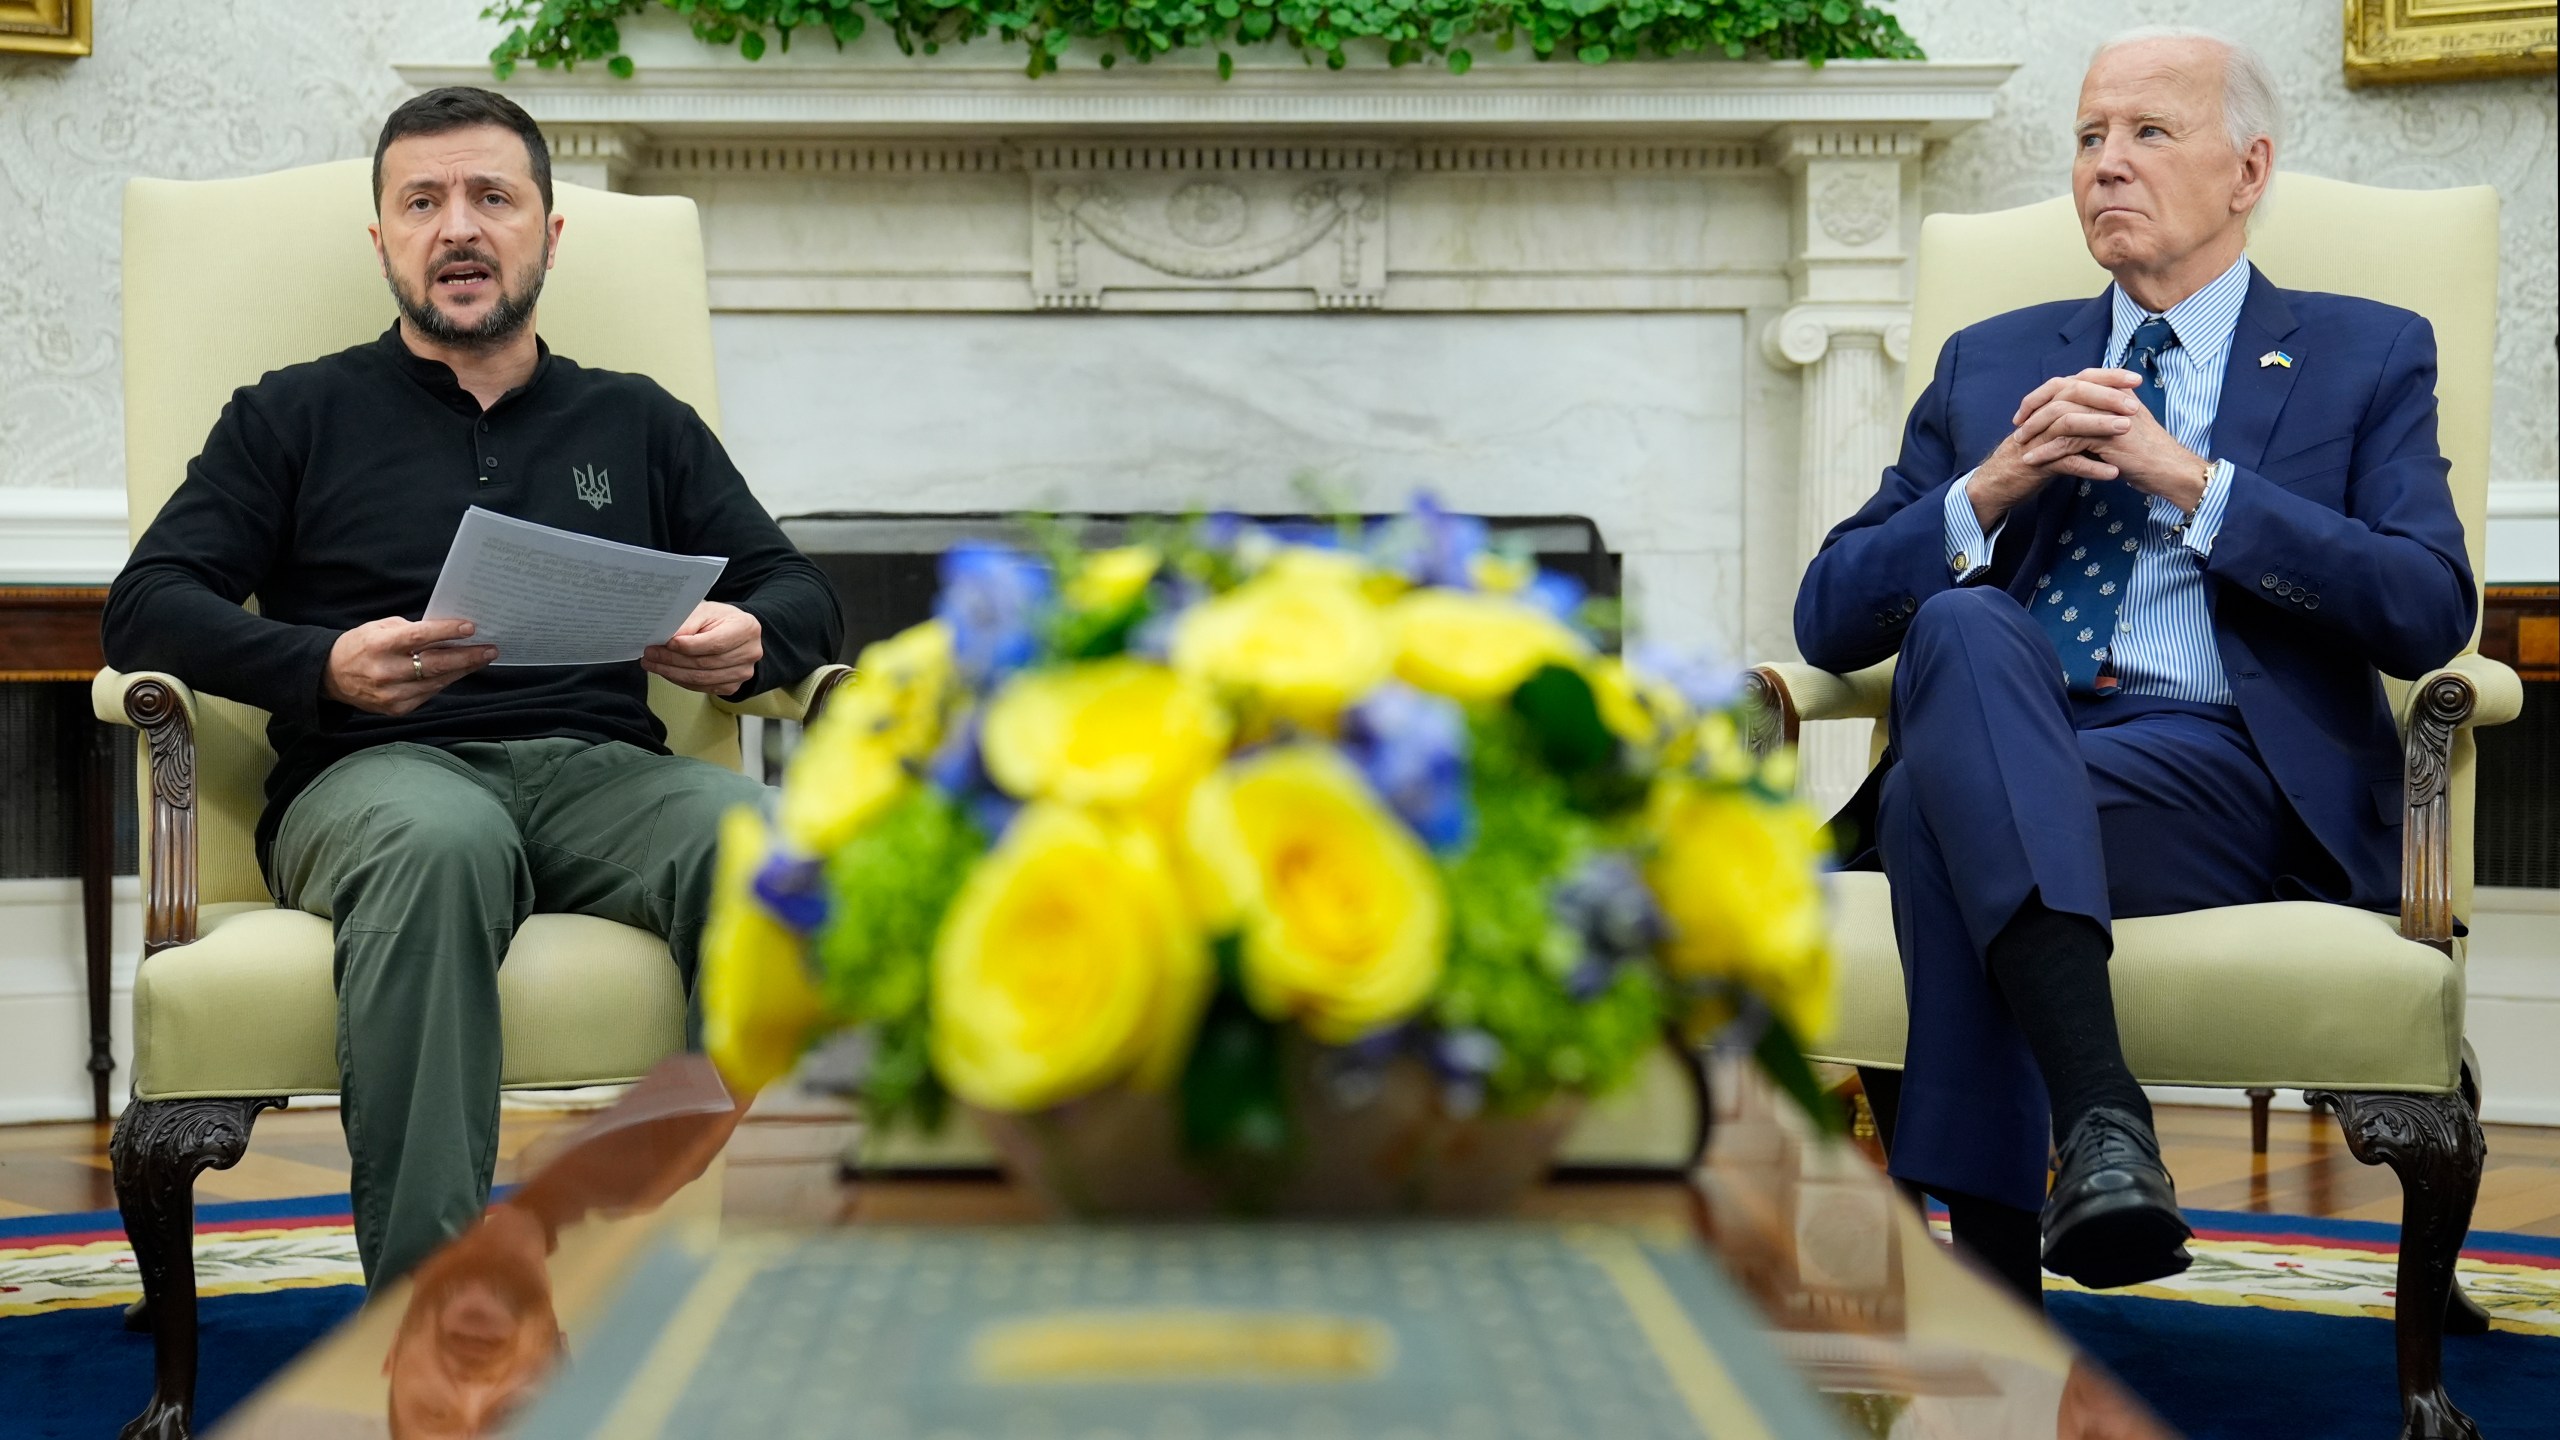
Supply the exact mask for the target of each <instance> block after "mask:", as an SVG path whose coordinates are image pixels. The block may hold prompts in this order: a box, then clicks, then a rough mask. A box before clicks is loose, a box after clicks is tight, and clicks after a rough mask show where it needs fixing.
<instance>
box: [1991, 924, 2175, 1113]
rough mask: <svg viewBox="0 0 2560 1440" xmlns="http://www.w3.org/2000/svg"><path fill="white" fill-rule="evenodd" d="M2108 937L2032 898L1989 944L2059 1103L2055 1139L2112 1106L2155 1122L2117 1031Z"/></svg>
mask: <svg viewBox="0 0 2560 1440" xmlns="http://www.w3.org/2000/svg"><path fill="white" fill-rule="evenodd" d="M2109 949H2110V946H2109V944H2108V940H2107V932H2106V931H2104V930H2102V929H2100V928H2099V926H2098V923H2097V922H2096V921H2094V920H2091V919H2089V918H2088V917H2086V916H2083V915H2065V914H2061V913H2059V912H2057V911H2053V910H2048V909H2046V908H2045V906H2044V903H2043V901H2041V900H2039V899H2037V898H2036V897H2034V896H2029V897H2028V898H2027V903H2026V904H2024V905H2022V906H2020V907H2018V913H2017V915H2016V917H2015V918H2013V919H2011V920H2010V921H2009V924H2008V926H2007V927H2006V928H2004V929H2003V930H2001V932H2000V934H1999V937H1998V938H1997V939H1995V940H1993V941H1992V942H1991V950H1990V954H1989V956H1988V957H1987V958H1988V959H1989V961H1990V966H1991V983H1992V984H1994V985H1996V986H1998V987H1999V990H2000V996H2001V998H2002V999H2003V1000H2005V1001H2006V1002H2008V1006H2009V1014H2010V1016H2011V1017H2012V1018H2014V1019H2015V1020H2016V1021H2017V1022H2018V1028H2019V1029H2020V1030H2022V1031H2024V1032H2026V1037H2027V1047H2028V1048H2029V1049H2030V1050H2033V1051H2034V1052H2035V1057H2036V1068H2037V1069H2038V1070H2040V1071H2042V1072H2043V1073H2044V1088H2045V1093H2046V1094H2047V1095H2048V1096H2050V1097H2051V1099H2052V1101H2053V1134H2054V1139H2055V1141H2056V1142H2057V1143H2058V1142H2060V1141H2061V1140H2063V1139H2065V1138H2067V1137H2069V1135H2070V1134H2071V1130H2072V1127H2073V1126H2075V1125H2078V1124H2079V1123H2080V1117H2081V1116H2083V1115H2086V1114H2088V1113H2089V1111H2090V1110H2091V1109H2092V1108H2094V1107H2096V1106H2099V1105H2111V1106H2114V1107H2116V1108H2118V1109H2120V1110H2124V1111H2127V1112H2129V1113H2130V1114H2132V1115H2134V1116H2136V1117H2137V1118H2139V1119H2140V1120H2142V1122H2143V1123H2144V1124H2146V1125H2147V1124H2149V1123H2150V1121H2151V1103H2150V1102H2149V1101H2147V1100H2145V1099H2144V1098H2143V1096H2142V1087H2141V1086H2140V1085H2137V1084H2135V1083H2134V1079H2133V1072H2132V1071H2131V1070H2129V1069H2127V1068H2126V1067H2125V1063H2124V1045H2123V1042H2122V1041H2121V1040H2120V1039H2119V1038H2118V1037H2117V1034H2116V1001H2115V992H2113V991H2111V990H2109V989H2108V988H2107V955H2108V952H2109Z"/></svg>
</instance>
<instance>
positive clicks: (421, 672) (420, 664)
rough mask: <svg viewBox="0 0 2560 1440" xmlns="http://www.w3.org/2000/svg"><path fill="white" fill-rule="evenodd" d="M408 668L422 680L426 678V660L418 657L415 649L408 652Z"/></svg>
mask: <svg viewBox="0 0 2560 1440" xmlns="http://www.w3.org/2000/svg"><path fill="white" fill-rule="evenodd" d="M409 669H410V670H411V671H412V672H413V673H415V674H416V675H417V677H418V678H419V679H421V680H424V679H426V678H427V662H426V661H424V660H421V659H419V658H418V652H417V651H415V650H412V651H410V652H409Z"/></svg>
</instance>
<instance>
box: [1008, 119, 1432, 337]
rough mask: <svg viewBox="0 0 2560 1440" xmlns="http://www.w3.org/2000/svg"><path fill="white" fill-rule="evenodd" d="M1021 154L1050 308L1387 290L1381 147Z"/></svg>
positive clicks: (1387, 159) (1368, 304) (1309, 298)
mask: <svg viewBox="0 0 2560 1440" xmlns="http://www.w3.org/2000/svg"><path fill="white" fill-rule="evenodd" d="M1025 160H1026V163H1027V168H1028V169H1029V170H1030V171H1031V177H1032V217H1031V227H1032V274H1031V285H1032V290H1033V293H1034V294H1035V296H1036V297H1037V301H1038V304H1039V305H1040V308H1042V309H1045V310H1098V309H1101V308H1103V307H1104V306H1105V305H1106V304H1110V305H1114V306H1123V305H1125V306H1128V307H1130V308H1142V309H1185V310H1190V309H1207V310H1235V309H1269V308H1299V307H1301V306H1307V307H1311V308H1314V309H1319V310H1360V309H1374V308H1376V307H1377V306H1378V305H1379V303H1380V302H1381V301H1382V300H1383V299H1384V297H1385V294H1386V283H1387V273H1386V221H1387V191H1386V184H1385V181H1386V172H1387V170H1388V169H1389V167H1390V166H1391V165H1392V163H1393V158H1392V157H1391V156H1390V155H1389V154H1388V153H1387V152H1384V151H1377V150H1344V151H1326V150H1302V149H1295V148H1289V147H1270V148H1264V147H1231V146H1215V147H1188V146H1186V147H1179V148H1168V149H1153V148H1142V147H1130V148H1119V149H1096V148H1093V147H1084V146H1078V147H1071V148H1070V147H1061V149H1060V150H1059V151H1042V150H1039V149H1034V150H1032V151H1031V152H1030V153H1029V154H1027V155H1026V156H1025Z"/></svg>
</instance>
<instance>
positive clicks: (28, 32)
mask: <svg viewBox="0 0 2560 1440" xmlns="http://www.w3.org/2000/svg"><path fill="white" fill-rule="evenodd" d="M11 52H15V53H18V54H34V55H69V56H74V57H76V56H81V55H86V54H88V53H89V0H0V54H5V53H11Z"/></svg>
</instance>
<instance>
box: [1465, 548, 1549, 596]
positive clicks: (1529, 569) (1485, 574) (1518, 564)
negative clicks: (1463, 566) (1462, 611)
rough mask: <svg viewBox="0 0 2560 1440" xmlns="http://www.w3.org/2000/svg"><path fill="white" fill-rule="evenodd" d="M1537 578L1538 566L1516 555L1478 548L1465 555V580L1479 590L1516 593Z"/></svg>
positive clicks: (1526, 587) (1495, 592)
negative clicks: (1474, 551)
mask: <svg viewBox="0 0 2560 1440" xmlns="http://www.w3.org/2000/svg"><path fill="white" fill-rule="evenodd" d="M1537 578H1538V567H1537V566H1536V565H1534V564H1532V563H1530V562H1529V561H1528V560H1527V559H1525V558H1523V557H1521V556H1518V555H1500V554H1496V553H1495V552H1493V551H1491V550H1479V551H1477V552H1476V553H1474V554H1473V555H1470V556H1468V557H1467V580H1468V582H1469V583H1470V584H1472V585H1474V586H1475V587H1476V588H1477V589H1479V590H1489V591H1491V592H1493V593H1494V594H1496V595H1517V594H1519V593H1520V592H1521V591H1523V590H1526V589H1528V588H1529V582H1530V581H1532V580H1535V579H1537Z"/></svg>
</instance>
